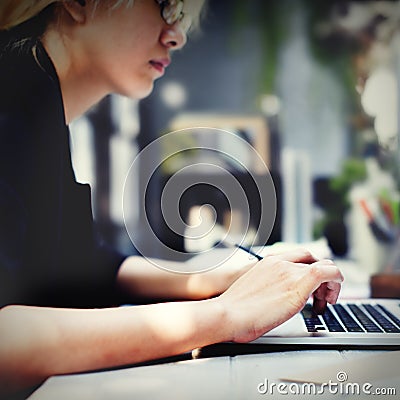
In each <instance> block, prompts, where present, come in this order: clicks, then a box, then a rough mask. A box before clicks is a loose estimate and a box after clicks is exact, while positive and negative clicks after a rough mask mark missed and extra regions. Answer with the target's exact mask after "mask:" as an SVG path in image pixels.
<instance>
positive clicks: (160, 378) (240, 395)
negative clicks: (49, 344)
mask: <svg viewBox="0 0 400 400" xmlns="http://www.w3.org/2000/svg"><path fill="white" fill-rule="evenodd" d="M376 353H381V352H372V351H318V350H314V351H294V352H279V353H268V354H252V355H241V356H236V357H217V358H208V359H198V360H188V361H180V362H175V363H171V364H162V365H152V366H145V367H136V368H127V369H121V370H114V371H107V372H99V373H91V374H90V373H89V374H80V375H73V376H60V377H52V378H50V379H48V380H47V381H46V382H45V383H44V384H43V385H42V386H41V387H40V388H39V389H38V390H37V391H36V392H35V393H33V394H32V395H31V397H29V400H55V399H57V400H71V399H72V400H128V399H129V400H132V399H141V400H147V399H149V400H157V399H164V400H169V399H171V400H179V399H191V400H197V399H207V400H213V399H227V400H228V399H229V400H232V399H243V400H251V399H260V398H263V397H264V398H268V399H288V398H290V399H293V398H296V399H297V398H298V399H309V398H310V397H313V396H310V395H307V394H306V395H292V396H291V395H285V394H280V393H279V392H278V391H277V388H276V387H275V388H274V389H271V390H272V392H271V391H269V393H268V394H261V393H259V388H260V390H261V391H263V390H264V391H265V390H266V389H265V386H264V387H263V386H262V387H260V386H259V385H260V384H261V383H264V385H265V382H266V379H267V380H268V385H269V386H268V387H269V388H270V387H271V384H272V383H276V384H279V383H281V384H282V383H283V382H282V381H281V380H280V378H285V377H287V376H292V375H293V374H294V375H295V374H297V373H304V371H307V370H310V371H311V370H314V369H316V368H318V367H319V366H320V367H327V366H333V367H332V377H331V378H329V379H332V381H333V382H337V380H336V379H337V378H336V376H337V374H338V373H339V372H341V371H343V372H345V373H347V374H348V380H347V382H348V383H349V384H350V383H359V384H360V386H361V385H363V384H365V383H367V382H368V383H371V385H372V388H371V391H375V389H376V388H384V389H392V388H394V389H395V390H396V393H397V396H398V394H399V393H400V372H399V374H398V376H397V377H396V376H395V377H393V376H392V377H390V378H387V379H382V378H380V379H376V378H375V377H374V376H368V374H367V376H365V380H362V381H360V380H358V378H357V380H352V378H351V377H352V369H351V368H350V370H349V369H348V368H346V365H348V363H349V362H350V361H351V360H357V359H358V360H362V361H361V364H360V365H362V366H363V367H364V369H366V370H368V369H369V367H371V368H372V367H373V366H375V367H376V365H375V364H374V361H373V359H374V356H373V355H375V354H376ZM369 358H371V360H369ZM398 361H400V357H399V358H398ZM369 364H371V365H369ZM381 368H383V369H384V368H385V365H382V366H381ZM388 368H390V367H388ZM353 372H354V368H353ZM387 373H388V374H389V373H390V371H389V370H388V371H387ZM290 384H292V385H293V383H289V382H288V383H287V385H288V386H287V388H286V389H284V390H289V389H288V388H289V385H290ZM297 387H299V386H297ZM268 390H270V389H268ZM290 390H296V388H293V386H292V389H290ZM299 390H300V389H299ZM338 390H339V389H338ZM271 393H272V395H271ZM306 393H307V392H306ZM350 393H351V392H350ZM345 394H346V391H345V390H343V392H342V393H341V392H339V393H337V394H335V393H330V392H329V390H326V391H325V392H324V395H323V396H321V398H323V399H340V398H348V397H346V396H345ZM316 397H318V395H316ZM355 397H356V396H350V397H349V398H355ZM366 397H367V398H376V396H365V395H364V396H363V395H360V396H359V398H360V399H364V398H366ZM379 397H380V398H382V397H385V396H379ZM389 398H393V399H394V398H398V397H396V396H393V395H392V396H389Z"/></svg>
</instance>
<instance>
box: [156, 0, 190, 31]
mask: <svg viewBox="0 0 400 400" xmlns="http://www.w3.org/2000/svg"><path fill="white" fill-rule="evenodd" d="M156 3H157V4H158V5H159V6H160V14H161V18H162V19H163V20H164V22H165V23H166V24H168V25H174V24H176V23H177V22H179V21H182V20H183V18H184V17H185V13H184V12H183V11H182V10H183V5H184V1H183V0H178V1H177V3H176V6H175V7H178V6H180V7H181V11H180V13H179V15H178V17H177V18H176V19H174V20H169V19H168V16H165V15H164V13H165V10H166V9H167V6H168V5H170V0H156Z"/></svg>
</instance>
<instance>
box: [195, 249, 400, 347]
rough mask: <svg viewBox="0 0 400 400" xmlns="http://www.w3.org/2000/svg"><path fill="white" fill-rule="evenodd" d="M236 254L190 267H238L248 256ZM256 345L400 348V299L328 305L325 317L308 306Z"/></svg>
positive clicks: (220, 253) (220, 254) (218, 254)
mask: <svg viewBox="0 0 400 400" xmlns="http://www.w3.org/2000/svg"><path fill="white" fill-rule="evenodd" d="M233 252H234V250H232V249H218V250H213V252H212V257H210V255H207V254H204V256H202V255H198V256H196V257H194V259H192V260H190V261H189V262H188V263H187V265H199V261H201V263H200V265H202V266H205V265H207V262H208V263H210V265H211V264H214V265H216V263H218V262H224V263H225V264H227V260H229V259H230V260H232V266H235V265H237V264H240V263H241V262H245V261H246V258H245V257H248V255H246V253H245V252H240V251H239V252H235V253H233ZM266 312H268V310H266ZM255 344H256V345H267V346H277V347H279V346H280V347H282V348H288V349H289V348H293V349H296V348H297V349H298V348H299V346H301V347H302V348H304V347H307V348H321V347H323V348H339V347H346V348H365V347H368V348H371V349H372V348H374V349H384V348H390V349H394V348H400V299H362V300H345V299H341V300H339V301H338V303H337V304H335V305H331V304H328V306H327V309H326V311H325V313H324V314H323V315H317V314H315V313H314V312H313V309H312V304H311V303H307V305H306V306H305V308H304V309H303V310H302V311H301V312H300V313H298V314H296V315H295V316H293V317H292V318H291V319H289V320H288V321H286V322H284V323H283V324H282V325H280V326H278V327H276V328H275V329H272V330H271V331H269V332H267V333H266V334H264V335H263V336H261V337H260V338H258V339H256V340H254V341H252V342H250V343H249V344H247V345H255ZM235 345H236V344H235ZM254 347H257V346H254ZM248 350H249V349H248V348H247V349H246V351H248ZM250 351H251V350H250Z"/></svg>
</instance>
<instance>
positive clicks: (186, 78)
mask: <svg viewBox="0 0 400 400" xmlns="http://www.w3.org/2000/svg"><path fill="white" fill-rule="evenodd" d="M399 93H400V2H399V1H376V0H375V1H347V0H324V1H312V0H280V1H264V0H249V1H240V0H230V1H223V0H209V1H208V6H207V11H206V13H205V16H204V18H203V21H202V24H201V30H200V31H199V32H194V33H192V35H191V36H190V37H189V40H188V44H187V45H186V47H185V49H184V50H182V51H179V52H177V53H176V54H174V56H173V63H172V65H171V66H170V67H169V68H168V70H167V72H166V75H165V76H164V77H163V78H162V79H161V80H158V81H157V82H156V84H155V89H154V91H153V93H152V95H151V96H150V97H148V98H146V99H144V100H142V101H133V100H129V99H126V98H122V97H119V96H109V97H107V98H106V99H104V101H102V102H101V103H100V104H99V105H98V106H96V108H94V109H93V110H91V112H90V113H89V114H88V115H87V116H86V117H84V118H81V119H79V120H77V121H75V122H74V123H73V125H72V127H71V132H72V133H71V134H72V147H73V160H74V165H75V171H76V175H77V179H78V180H79V181H81V182H89V183H90V184H91V186H92V193H93V208H94V213H95V218H96V221H97V224H98V226H99V229H100V231H101V233H102V234H103V236H104V238H105V239H106V240H107V241H108V242H110V243H111V244H113V245H114V246H116V247H117V248H119V249H120V250H121V251H123V252H126V253H130V252H132V251H133V246H132V243H131V241H130V239H129V237H128V235H127V233H126V230H125V226H124V217H125V218H126V219H127V220H129V221H134V223H135V224H136V225H137V227H138V228H137V229H138V232H140V227H141V225H142V224H143V223H145V222H144V221H145V220H146V219H149V220H150V223H151V225H152V227H153V229H154V230H155V231H156V233H157V236H158V237H159V238H160V240H161V241H162V242H163V243H164V244H167V246H169V247H171V248H174V249H177V250H178V251H181V252H183V253H190V248H188V246H187V243H186V244H185V239H184V237H183V236H180V235H176V234H174V233H173V232H170V231H169V229H168V227H166V226H165V224H163V219H162V213H161V210H160V206H159V203H160V196H161V193H162V190H163V185H164V184H165V182H166V181H167V180H168V178H169V176H170V175H171V174H173V170H168V169H167V170H166V169H162V168H161V169H159V170H158V171H157V173H156V174H155V175H154V177H153V178H152V180H151V181H150V184H149V185H148V186H146V197H145V198H143V196H141V195H139V193H140V192H141V187H142V186H143V185H145V184H146V183H144V182H142V180H141V177H142V174H141V168H143V169H145V168H146V167H149V165H157V164H158V162H159V158H160V157H161V154H160V153H157V152H154V155H152V157H151V159H146V160H144V161H142V165H140V166H139V168H138V169H139V170H138V171H135V177H136V178H135V179H137V181H136V183H135V185H136V187H137V190H131V192H132V193H129V206H126V205H125V206H124V211H122V198H123V186H124V180H125V178H126V176H127V174H128V170H129V168H130V166H131V164H132V162H133V160H134V159H135V157H136V156H137V154H138V153H139V152H140V151H141V149H143V148H144V147H145V146H146V145H147V144H149V143H151V142H152V141H153V140H155V139H156V138H159V137H161V136H162V135H164V134H165V133H167V132H170V131H172V130H174V129H178V128H185V127H190V126H212V127H215V128H221V129H227V130H229V131H232V132H236V134H240V135H241V136H242V137H245V138H246V140H247V141H248V142H249V143H250V144H251V145H252V146H253V147H254V148H255V149H256V150H257V151H258V152H259V153H260V155H261V156H262V158H263V160H264V161H265V163H266V164H267V166H268V168H269V170H270V173H271V176H272V179H273V181H274V184H275V189H276V199H277V213H276V219H275V224H274V227H273V230H272V233H271V235H270V237H269V239H268V241H267V242H265V241H264V242H263V243H257V242H255V244H258V245H264V244H272V243H275V242H278V241H289V242H296V243H307V242H310V241H314V240H318V239H321V238H323V239H324V240H326V242H327V243H328V245H329V248H330V249H331V251H332V253H333V255H336V256H340V257H348V258H353V259H355V260H356V261H357V262H361V263H363V264H365V268H368V269H369V270H370V272H371V273H373V272H376V270H379V269H382V268H383V266H384V265H383V264H384V263H387V262H388V261H387V259H385V258H384V257H385V254H387V253H388V249H390V252H391V254H392V253H394V251H393V249H394V248H396V247H399V246H398V239H397V238H398V225H399V201H400V196H399V193H398V187H399V183H400V180H399V175H400V174H399V173H400V168H399V162H400V151H399V146H398V140H399V116H400V105H399V100H398V99H399ZM228 147H229V145H228ZM146 163H148V165H146ZM242 178H243V181H241V182H242V185H243V187H244V188H245V190H247V189H248V190H249V191H250V192H251V188H250V186H251V185H250V184H249V183H248V182H247V181H246V177H242ZM135 185H134V186H135ZM249 185H250V186H249ZM201 186H202V185H198V187H197V188H196V187H194V188H191V191H192V193H191V194H190V193H189V194H188V195H187V196H185V198H184V199H182V203H183V204H182V205H180V206H182V207H181V208H180V209H181V210H182V212H183V214H184V215H183V219H184V220H186V222H187V221H189V220H190V215H191V212H192V211H193V210H195V212H197V211H196V210H198V206H201V205H202V204H208V203H211V204H213V206H214V208H215V209H216V211H217V214H218V215H217V221H219V222H220V223H221V225H224V221H225V220H226V218H225V217H226V210H225V206H226V205H224V202H223V201H220V199H219V197H220V196H221V194H220V193H219V192H218V190H217V191H214V190H210V188H205V187H201ZM203 186H204V185H203ZM142 191H143V190H142ZM249 196H250V197H249V198H251V197H252V195H251V194H250V195H249ZM143 202H145V209H146V212H147V215H142V214H143V213H142V212H141V211H140V210H141V205H143ZM219 207H220V208H221V209H220V210H219V209H218V208H219ZM191 210H192V211H191ZM251 210H252V211H251V212H252V215H254V218H255V219H257V204H251ZM231 211H232V210H231ZM235 212H236V211H235ZM229 220H230V221H231V222H232V223H233V221H236V222H237V221H238V220H240V215H237V214H235V213H234V212H233V211H232V215H231V218H230V219H229ZM239 225H240V224H239ZM255 226H257V221H255ZM238 229H239V230H240V226H239V228H238ZM140 241H141V243H142V244H143V246H141V249H144V253H145V255H146V256H153V257H163V256H165V254H163V251H162V248H161V247H160V246H158V245H157V243H154V241H151V240H149V238H148V237H146V234H145V233H143V237H140ZM214 244H215V243H214V242H213V241H212V240H211V241H210V242H208V243H207V244H203V245H202V246H205V247H207V246H212V245H214ZM395 257H396V255H395V254H392V258H393V259H394V258H395Z"/></svg>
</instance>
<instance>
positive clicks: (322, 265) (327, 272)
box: [309, 260, 344, 290]
mask: <svg viewBox="0 0 400 400" xmlns="http://www.w3.org/2000/svg"><path fill="white" fill-rule="evenodd" d="M309 268H310V271H311V273H310V276H312V277H313V278H314V279H315V283H316V284H317V286H316V287H315V289H314V290H316V289H317V287H319V285H320V284H322V283H324V282H336V283H342V282H343V280H344V278H343V275H342V273H341V272H340V269H339V268H338V267H337V266H336V265H335V264H334V263H333V261H331V260H320V261H317V262H315V263H313V264H311V265H310V266H309ZM332 288H336V287H333V286H332Z"/></svg>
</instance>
